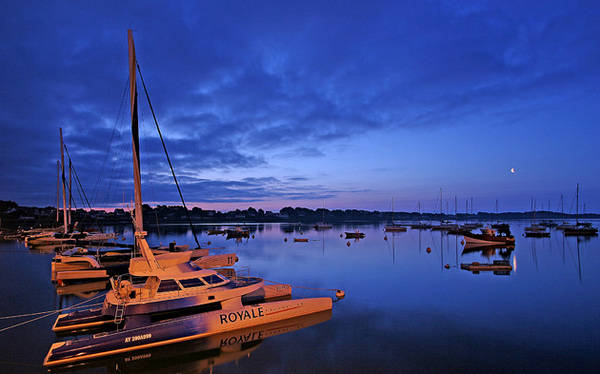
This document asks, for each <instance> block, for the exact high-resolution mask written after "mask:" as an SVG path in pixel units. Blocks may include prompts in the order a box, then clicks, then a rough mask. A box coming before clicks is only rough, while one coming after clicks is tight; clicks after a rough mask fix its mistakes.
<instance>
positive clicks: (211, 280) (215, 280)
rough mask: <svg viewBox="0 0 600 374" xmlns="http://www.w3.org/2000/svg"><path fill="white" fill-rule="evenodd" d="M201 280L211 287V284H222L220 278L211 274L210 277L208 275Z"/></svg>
mask: <svg viewBox="0 0 600 374" xmlns="http://www.w3.org/2000/svg"><path fill="white" fill-rule="evenodd" d="M202 279H204V281H205V282H206V283H208V284H210V285H212V284H217V283H222V282H223V279H222V278H219V277H218V276H217V275H215V274H211V275H208V276H206V277H202Z"/></svg>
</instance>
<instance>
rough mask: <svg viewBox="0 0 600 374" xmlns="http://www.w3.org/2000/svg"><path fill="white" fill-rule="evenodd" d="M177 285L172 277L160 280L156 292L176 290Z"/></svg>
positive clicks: (177, 288)
mask: <svg viewBox="0 0 600 374" xmlns="http://www.w3.org/2000/svg"><path fill="white" fill-rule="evenodd" d="M178 290H179V285H178V284H177V282H175V281H174V280H172V279H168V280H163V281H160V284H159V285H158V292H168V291H178Z"/></svg>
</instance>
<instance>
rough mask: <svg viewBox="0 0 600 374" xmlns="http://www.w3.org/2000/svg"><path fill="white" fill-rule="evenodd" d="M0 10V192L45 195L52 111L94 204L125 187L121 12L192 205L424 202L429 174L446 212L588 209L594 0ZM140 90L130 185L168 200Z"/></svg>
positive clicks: (593, 208) (172, 191)
mask: <svg viewBox="0 0 600 374" xmlns="http://www.w3.org/2000/svg"><path fill="white" fill-rule="evenodd" d="M0 19H1V20H2V22H1V24H0V27H1V29H0V48H1V52H2V53H0V66H2V69H0V81H1V83H2V85H1V87H2V88H1V91H0V99H1V100H0V129H1V131H2V140H1V141H0V146H1V152H2V157H1V158H0V167H1V170H2V171H3V173H2V177H1V178H0V199H2V200H13V201H16V202H17V203H19V204H20V205H36V206H47V205H54V204H55V199H56V197H55V194H56V161H57V159H58V158H59V135H58V134H59V128H60V127H62V128H63V132H64V140H65V143H66V144H67V147H68V148H69V152H70V154H71V158H72V160H73V163H74V165H75V168H76V171H77V174H78V177H79V179H80V180H81V182H82V184H83V188H84V190H85V192H86V195H87V196H88V198H89V199H90V200H91V203H92V205H94V206H96V207H108V206H118V207H121V206H123V201H125V202H126V203H128V202H129V201H131V199H132V192H131V191H132V188H131V184H132V182H131V179H132V177H131V175H132V172H131V161H130V160H131V155H130V152H131V151H130V149H131V145H130V134H129V114H128V106H127V105H128V103H126V102H123V95H124V92H125V90H126V89H127V74H128V72H127V38H126V30H127V29H128V28H131V29H133V30H134V39H135V45H136V53H137V58H138V63H139V65H140V67H141V71H142V74H143V77H144V80H145V83H146V85H147V86H148V90H149V94H150V99H151V101H152V105H153V108H154V111H155V113H156V116H157V119H158V122H159V125H160V128H161V131H162V133H163V135H164V137H165V141H166V145H167V148H168V150H169V154H170V156H171V159H172V162H173V165H174V168H175V172H176V173H177V176H178V179H179V181H180V184H181V188H182V192H183V194H184V197H185V199H186V202H187V203H188V205H190V206H199V207H202V208H204V209H218V210H232V209H236V208H239V209H246V208H248V207H250V206H251V207H254V208H257V209H258V208H263V209H265V210H274V211H278V210H279V209H281V208H283V207H285V206H293V207H295V206H301V207H308V208H311V209H316V208H319V207H321V206H322V205H323V204H324V205H325V207H326V208H328V209H368V210H389V209H390V208H391V200H392V198H393V199H394V201H395V203H394V204H395V210H396V211H415V210H416V209H417V204H418V203H419V202H420V203H421V209H422V211H432V210H434V206H435V204H436V200H437V199H438V197H439V191H440V188H442V189H443V195H444V201H445V202H444V206H445V205H446V202H448V203H449V207H448V209H449V210H450V211H451V212H453V211H454V199H455V197H456V200H457V201H458V206H457V210H458V211H459V212H461V211H464V210H465V209H466V204H467V201H469V202H470V199H471V198H472V199H473V203H474V206H473V208H472V209H473V210H474V211H493V210H495V204H496V200H498V207H499V210H500V211H526V210H529V209H530V208H531V201H532V199H535V202H536V209H538V210H539V209H542V207H543V208H544V209H548V204H550V209H551V210H554V211H556V210H560V208H559V205H558V204H559V202H560V198H561V194H562V195H563V196H564V211H566V212H569V211H570V212H572V213H574V212H575V207H574V206H573V197H574V194H575V189H576V185H577V183H580V211H583V207H584V204H585V209H586V211H587V212H600V195H599V194H598V191H600V177H599V175H600V167H599V162H598V159H597V148H598V147H597V144H598V141H599V140H600V130H598V124H599V123H600V121H599V120H600V111H599V110H598V107H599V104H600V91H599V88H598V87H599V83H600V49H599V48H598V46H600V22H598V20H599V19H600V3H599V2H596V1H535V2H533V1H526V2H523V1H368V2H366V1H298V2H295V1H286V2H281V1H219V2H213V1H198V2H167V1H165V2H159V1H150V2H148V1H124V2H118V1H107V2H98V1H77V2H73V1H47V2H23V1H5V2H2V4H0ZM138 81H139V80H138ZM138 85H139V86H140V87H141V84H139V83H138ZM143 95H144V93H143V91H142V92H140V98H142V99H143ZM140 106H141V110H140V121H141V126H142V129H141V130H140V133H141V136H142V140H141V142H142V144H141V153H142V169H143V170H142V172H143V177H142V178H143V181H142V183H143V185H144V189H143V196H144V200H145V202H147V203H149V204H151V205H154V204H169V205H171V204H180V202H179V198H178V194H177V190H176V188H175V187H174V184H173V182H172V178H171V176H170V171H169V169H168V166H167V164H166V159H165V157H164V154H163V152H162V147H161V145H160V141H159V139H158V137H157V133H156V130H155V127H154V123H153V120H152V115H151V113H150V110H149V109H148V107H147V105H145V104H143V103H140ZM511 168H514V170H515V172H514V173H513V172H511ZM79 206H81V203H79ZM437 209H439V207H438V208H437ZM469 210H471V207H469Z"/></svg>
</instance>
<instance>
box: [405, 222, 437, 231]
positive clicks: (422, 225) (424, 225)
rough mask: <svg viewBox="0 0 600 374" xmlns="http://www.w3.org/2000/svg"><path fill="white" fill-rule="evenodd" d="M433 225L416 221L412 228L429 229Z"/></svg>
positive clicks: (411, 225)
mask: <svg viewBox="0 0 600 374" xmlns="http://www.w3.org/2000/svg"><path fill="white" fill-rule="evenodd" d="M431 226H432V225H431V224H430V223H424V222H415V223H411V224H410V228H411V229H416V230H428V229H430V228H431Z"/></svg>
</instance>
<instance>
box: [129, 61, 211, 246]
mask: <svg viewBox="0 0 600 374" xmlns="http://www.w3.org/2000/svg"><path fill="white" fill-rule="evenodd" d="M135 65H136V67H137V70H138V72H139V73H140V80H141V81H142V86H143V87H144V92H145V93H146V99H147V100H148V105H149V107H150V112H152V117H153V118H154V123H155V124H156V130H157V131H158V135H159V136H160V141H161V143H162V146H163V149H164V150H165V155H166V156H167V161H168V162H169V167H170V168H171V174H172V175H173V180H174V181H175V185H176V186H177V191H178V192H179V197H180V198H181V202H182V203H183V208H184V209H185V214H186V216H187V219H188V222H189V223H190V227H191V229H192V234H194V240H195V241H196V244H197V245H198V248H199V247H200V242H198V237H197V236H196V230H195V229H194V225H193V224H192V218H191V217H190V212H189V211H188V208H187V206H186V205H185V201H184V200H183V194H182V193H181V188H179V183H178V182H177V177H176V176H175V171H174V170H173V165H172V164H171V158H170V157H169V153H168V152H167V146H166V145H165V141H164V139H163V136H162V133H161V132H160V128H159V127H158V121H157V120H156V115H155V114H154V109H153V108H152V103H151V102H150V96H149V95H148V90H147V89H146V83H145V82H144V78H143V77H142V71H141V69H140V65H139V64H138V63H137V62H136V64H135Z"/></svg>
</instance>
